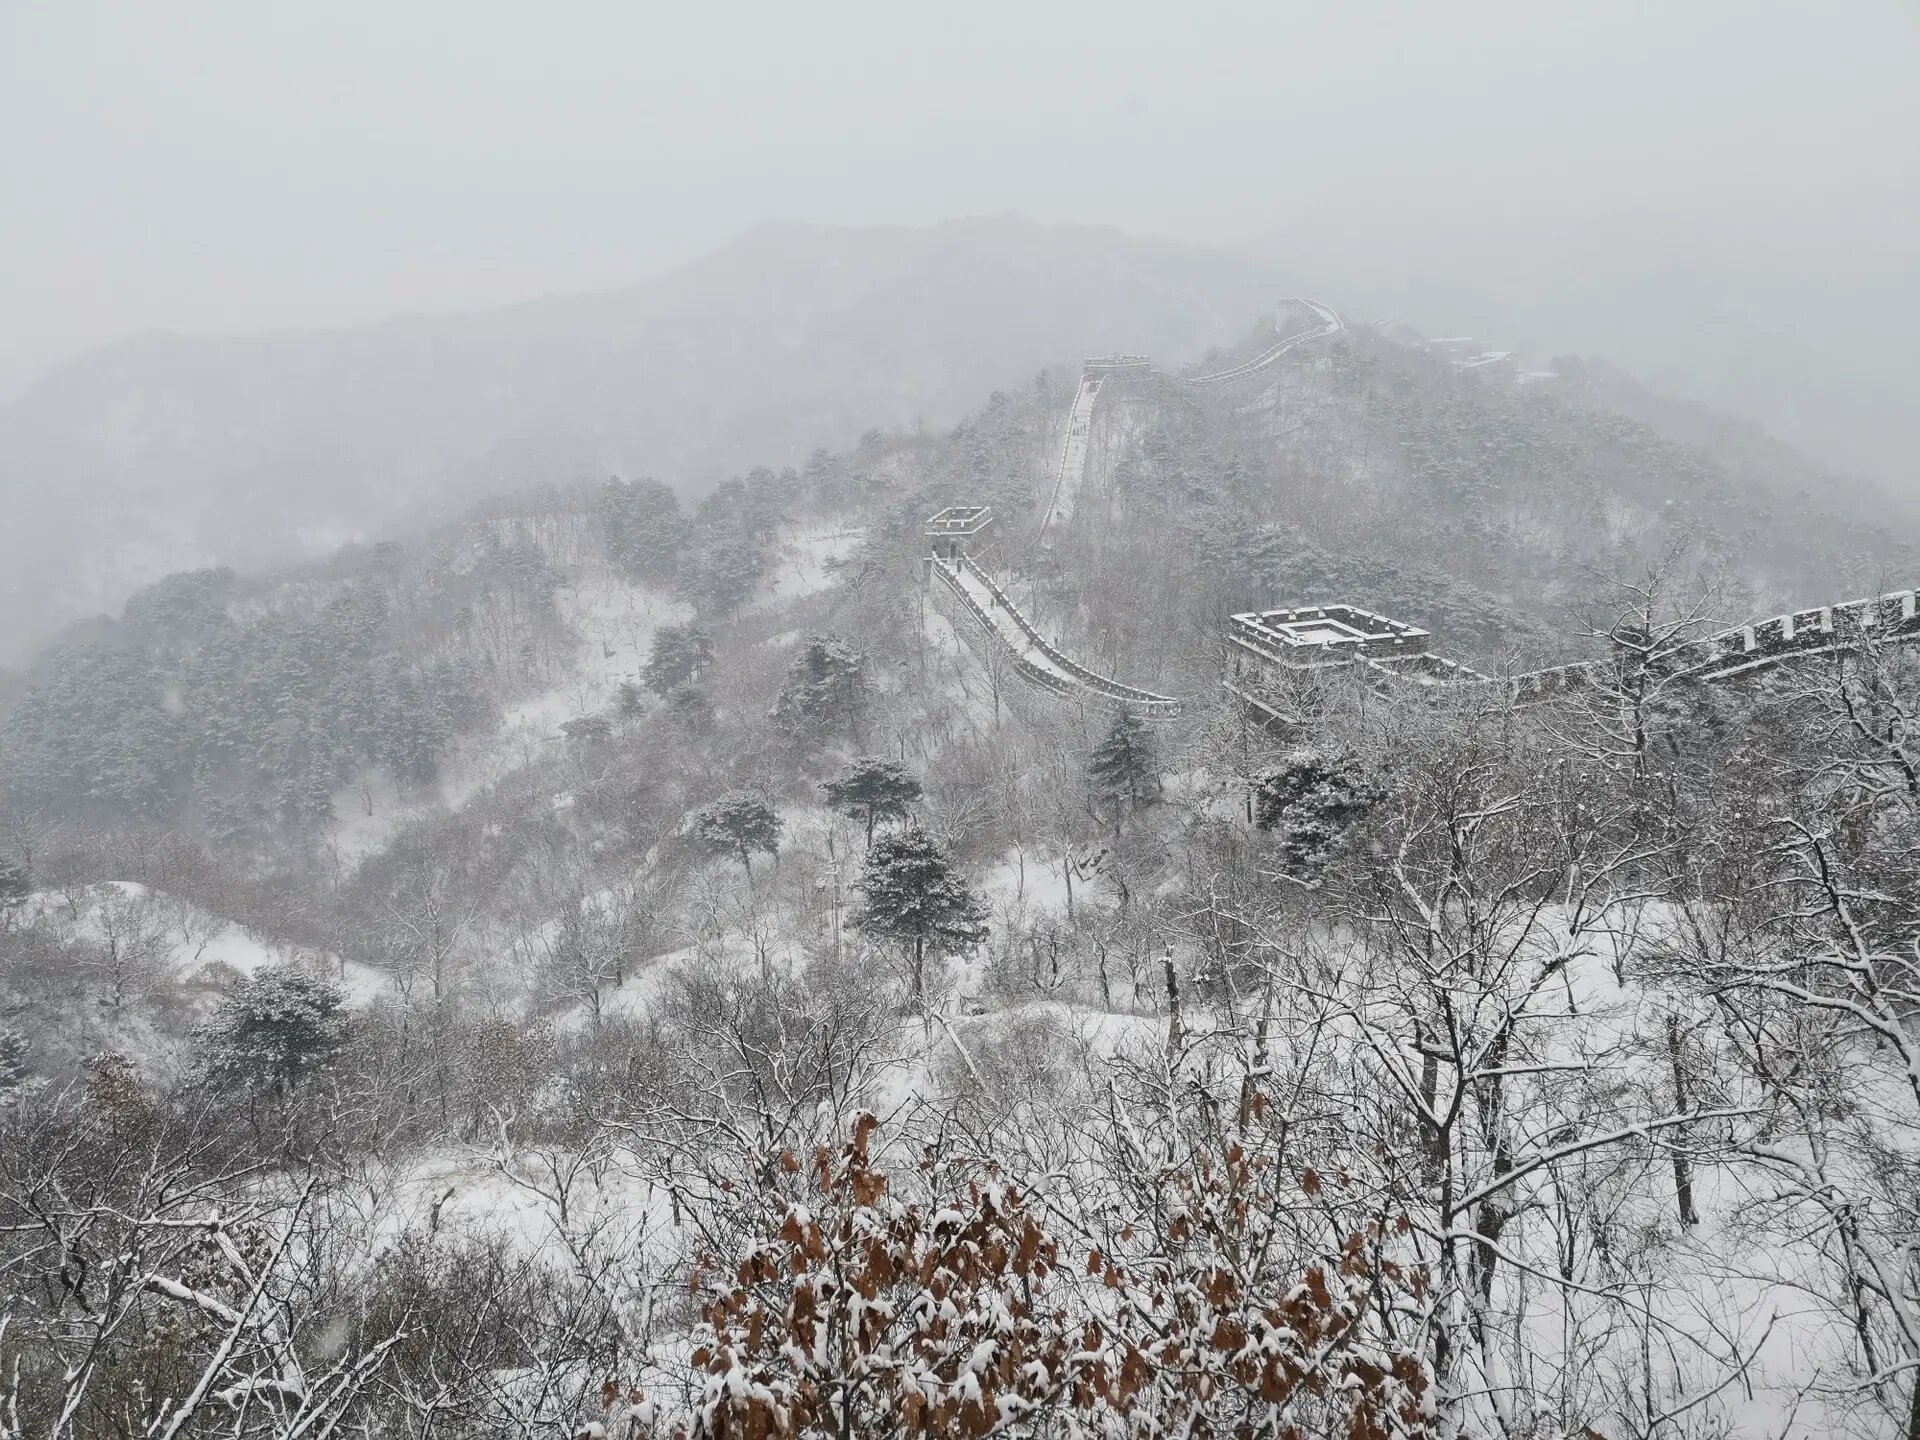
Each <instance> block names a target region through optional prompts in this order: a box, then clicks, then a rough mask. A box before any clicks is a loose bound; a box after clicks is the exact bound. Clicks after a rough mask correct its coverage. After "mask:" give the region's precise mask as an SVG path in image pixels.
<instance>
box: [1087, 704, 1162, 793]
mask: <svg viewBox="0 0 1920 1440" xmlns="http://www.w3.org/2000/svg"><path fill="white" fill-rule="evenodd" d="M1087 770H1088V773H1089V774H1091V775H1092V776H1093V783H1094V784H1095V785H1096V786H1098V787H1099V790H1100V793H1101V794H1103V795H1110V796H1125V797H1126V800H1127V803H1128V804H1130V805H1137V804H1139V803H1140V797H1141V796H1142V794H1144V793H1145V792H1146V791H1147V790H1148V789H1149V788H1150V787H1152V786H1155V785H1157V784H1158V783H1159V778H1160V777H1159V771H1158V770H1157V768H1156V767H1155V763H1154V754H1153V734H1152V732H1151V731H1149V730H1148V729H1147V722H1146V721H1144V720H1142V719H1141V718H1140V717H1139V716H1138V715H1136V714H1134V713H1133V711H1131V710H1122V711H1121V712H1120V713H1119V714H1117V715H1115V716H1114V717H1113V725H1112V728H1110V729H1109V730H1108V731H1107V734H1106V738H1105V739H1103V740H1102V741H1101V742H1100V743H1099V744H1098V745H1096V746H1095V747H1094V750H1093V758H1092V759H1091V760H1090V761H1089V762H1088V765H1087Z"/></svg>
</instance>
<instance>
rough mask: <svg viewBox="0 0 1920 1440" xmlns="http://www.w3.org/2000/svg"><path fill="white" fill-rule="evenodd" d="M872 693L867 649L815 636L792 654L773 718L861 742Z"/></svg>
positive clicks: (810, 637)
mask: <svg viewBox="0 0 1920 1440" xmlns="http://www.w3.org/2000/svg"><path fill="white" fill-rule="evenodd" d="M869 689H870V686H869V682H868V679H867V657H866V654H865V653H864V652H863V651H860V650H856V649H855V648H854V647H853V646H851V645H849V644H847V642H846V641H844V640H841V639H839V638H838V637H836V636H833V635H812V636H809V637H808V638H807V640H806V643H805V644H803V645H802V646H801V647H800V653H799V654H798V655H796V656H794V659H793V665H792V667H791V668H790V669H789V670H788V672H787V683H786V686H785V688H784V689H782V690H781V692H780V699H779V702H778V703H777V704H776V705H775V706H774V709H773V715H774V718H775V719H776V720H780V721H783V722H786V723H788V724H792V725H796V726H799V727H802V728H804V729H807V730H811V731H814V732H838V733H841V734H847V735H852V736H855V737H856V738H857V737H858V736H859V734H860V732H861V730H862V728H863V727H864V725H865V721H866V713H867V703H868V698H869Z"/></svg>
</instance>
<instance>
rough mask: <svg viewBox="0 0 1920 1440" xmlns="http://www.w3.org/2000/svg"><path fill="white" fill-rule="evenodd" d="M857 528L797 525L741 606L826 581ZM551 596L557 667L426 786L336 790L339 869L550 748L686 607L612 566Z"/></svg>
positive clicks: (606, 697)
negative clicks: (569, 652)
mask: <svg viewBox="0 0 1920 1440" xmlns="http://www.w3.org/2000/svg"><path fill="white" fill-rule="evenodd" d="M863 533H864V532H862V531H858V530H846V529H843V528H839V527H831V528H829V527H815V528H809V529H802V530H800V531H799V532H798V533H796V534H795V535H794V536H792V537H791V538H790V539H788V540H787V541H786V542H785V543H784V544H783V546H782V547H781V553H780V558H779V560H778V562H777V563H776V564H775V566H774V567H773V570H772V572H771V573H770V574H769V575H768V576H767V579H766V580H765V582H764V583H763V585H762V587H761V591H760V593H759V594H758V595H757V596H755V597H754V598H753V599H752V600H750V601H749V602H748V603H747V606H746V607H745V608H746V609H747V610H749V611H760V612H764V611H773V610H777V609H778V608H779V607H780V606H782V605H786V604H789V603H791V602H792V601H794V600H796V599H799V598H801V597H803V596H807V595H812V594H816V593H817V592H819V591H821V590H824V589H825V588H826V587H827V586H828V585H830V584H831V583H832V581H833V575H834V570H835V567H836V566H838V565H839V564H841V563H843V562H844V561H845V560H846V559H847V558H848V557H849V556H850V555H852V554H853V553H854V551H855V550H856V549H857V548H858V546H859V544H860V542H861V539H862V538H863ZM555 600H556V603H557V605H558V607H559V610H560V615H561V618H562V620H564V621H565V622H566V623H567V624H568V625H569V626H570V627H571V628H572V629H573V630H574V632H575V633H576V634H577V635H578V636H579V645H578V647H577V649H576V650H575V653H574V655H573V658H572V662H571V664H570V665H569V666H568V667H567V670H566V674H565V677H564V678H563V679H562V680H561V681H560V682H559V683H558V684H556V685H553V686H551V687H550V688H548V689H546V690H543V691H541V692H540V693H538V694H535V695H529V696H525V697H524V698H521V699H519V700H516V701H514V702H513V703H512V704H510V705H508V706H506V708H505V709H504V711H503V712H502V714H501V717H500V723H499V725H498V726H497V727H496V728H495V729H494V730H492V731H491V732H489V733H487V734H485V735H479V736H469V737H467V738H466V739H464V740H463V741H461V743H460V744H459V745H458V746H456V747H455V750H454V753H453V754H452V756H450V757H449V758H448V760H447V761H446V763H445V764H443V765H442V766H441V773H440V779H439V782H438V783H437V784H436V785H434V786H432V787H430V788H428V789H427V790H425V791H413V792H403V791H401V790H400V789H399V788H398V787H396V786H395V785H394V784H393V783H392V782H391V781H390V780H389V779H387V777H385V776H383V775H378V774H371V775H366V776H363V777H361V778H359V779H357V780H355V781H354V782H353V783H352V784H350V785H348V786H345V787H343V788H342V789H341V790H339V791H338V792H336V794H335V795H334V797H333V805H334V815H335V820H334V823H333V826H332V828H331V830H330V831H329V833H328V837H327V846H328V848H329V850H330V851H331V852H332V854H333V855H334V856H335V857H336V859H337V861H338V863H339V864H340V865H341V867H342V868H343V869H351V868H352V867H353V866H355V865H357V864H359V862H360V861H361V860H363V859H365V858H366V857H367V856H368V855H373V854H377V853H378V852H379V851H380V850H382V849H383V848H385V846H386V845H387V844H388V843H389V842H390V841H391V840H392V838H393V836H394V835H395V834H396V833H398V832H399V830H400V829H402V828H403V827H404V826H406V825H407V824H408V823H410V822H412V821H414V820H417V819H419V818H421V817H422V816H425V815H429V814H432V813H433V812H434V811H436V810H439V809H443V808H444V809H447V810H458V809H460V808H461V807H463V806H465V805H466V804H468V803H469V802H470V801H471V800H472V799H473V798H474V797H475V796H476V795H478V794H480V792H482V791H483V790H485V789H486V788H487V787H489V786H490V785H493V784H495V783H497V782H498V781H499V780H500V779H501V778H503V777H504V776H506V775H507V774H509V773H511V772H512V771H514V770H517V769H520V768H522V767H524V766H526V765H529V764H531V763H533V762H534V761H536V760H539V759H542V758H544V757H545V756H547V755H550V754H552V753H553V752H554V751H556V750H558V749H559V748H560V747H561V746H562V745H564V744H565V743H566V742H565V737H564V735H563V734H562V733H561V728H560V727H561V726H562V725H564V724H566V723H567V722H568V721H569V720H577V719H580V718H581V717H582V716H586V715H592V714H595V713H598V712H601V711H605V710H607V709H608V708H609V707H610V706H611V705H612V704H613V701H614V697H615V695H616V694H617V693H618V691H619V689H620V686H621V684H622V683H623V682H626V681H631V682H633V683H634V684H639V683H640V681H641V676H642V673H643V672H644V671H645V669H646V664H647V655H648V653H649V651H650V650H651V648H652V645H653V636H654V632H655V631H656V630H658V629H659V628H660V627H661V626H663V625H674V624H680V623H682V622H684V621H686V620H688V619H691V618H692V614H693V612H692V609H691V607H689V606H688V605H687V603H686V602H685V601H683V600H680V599H678V598H676V597H675V596H673V595H671V594H670V593H668V592H667V591H665V590H661V589H655V588H653V587H649V586H642V585H635V584H632V583H630V582H628V581H625V580H622V579H620V578H619V577H617V576H614V575H611V574H601V575H597V576H594V577H592V578H585V579H580V580H578V581H577V582H576V583H575V584H572V585H569V586H566V587H563V588H562V589H561V590H560V591H559V593H558V594H557V596H556V597H555Z"/></svg>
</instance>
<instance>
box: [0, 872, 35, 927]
mask: <svg viewBox="0 0 1920 1440" xmlns="http://www.w3.org/2000/svg"><path fill="white" fill-rule="evenodd" d="M32 890H33V878H32V877H31V876H30V875H29V874H28V873H27V867H26V866H25V865H23V864H21V863H20V862H19V861H18V860H0V915H4V914H5V913H6V912H7V911H9V910H11V909H13V907H14V906H16V905H18V904H20V903H21V902H22V901H23V900H25V899H26V898H27V896H28V895H29V894H30V893H32Z"/></svg>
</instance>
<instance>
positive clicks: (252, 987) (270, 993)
mask: <svg viewBox="0 0 1920 1440" xmlns="http://www.w3.org/2000/svg"><path fill="white" fill-rule="evenodd" d="M347 1030H348V1016H347V1014H346V996H345V994H344V993H343V992H342V991H341V989H340V987H339V986H338V985H335V984H334V983H332V982H331V981H329V980H324V979H322V978H321V977H320V976H318V975H314V974H312V973H310V972H308V971H306V970H303V969H301V968H300V967H299V966H297V965H275V966H270V967H269V968H267V969H264V970H259V971H256V972H255V973H254V974H252V975H249V976H247V977H246V978H245V979H244V980H242V981H241V982H240V983H239V984H238V985H236V986H234V988H233V993H232V994H230V995H228V996H227V997H226V998H225V999H224V1000H222V1001H221V1002H220V1006H219V1008H218V1009H217V1010H215V1011H214V1014H213V1017H212V1019H210V1020H209V1021H208V1022H207V1024H206V1025H205V1026H203V1027H202V1028H201V1030H200V1032H199V1037H198V1038H199V1041H200V1053H201V1067H202V1070H203V1072H204V1073H205V1075H206V1076H207V1078H208V1079H209V1080H211V1081H214V1082H215V1083H225V1084H232V1085H237V1086H239V1087H241V1088H243V1089H247V1090H251V1091H255V1092H272V1093H274V1094H277V1095H280V1096H283V1097H284V1096H285V1095H287V1094H288V1093H289V1092H290V1091H291V1090H292V1088H293V1086H294V1084H295V1083H296V1082H298V1081H299V1080H301V1079H303V1078H305V1077H306V1076H308V1075H310V1074H312V1073H313V1072H314V1071H316V1070H319V1069H321V1068H323V1067H324V1066H326V1065H328V1064H330V1063H331V1062H332V1061H333V1059H334V1058H335V1057H336V1056H337V1055H338V1054H339V1053H340V1050H341V1048H342V1046H344V1045H345V1043H346V1039H347Z"/></svg>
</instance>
